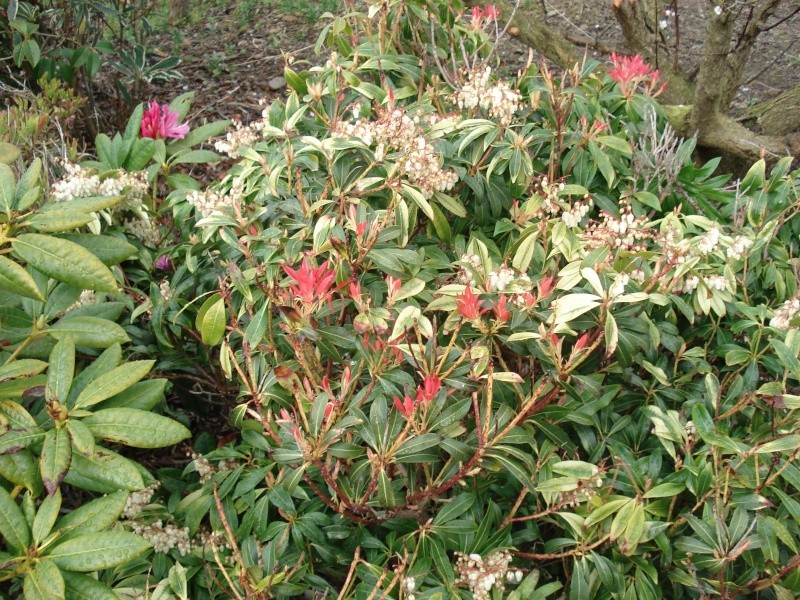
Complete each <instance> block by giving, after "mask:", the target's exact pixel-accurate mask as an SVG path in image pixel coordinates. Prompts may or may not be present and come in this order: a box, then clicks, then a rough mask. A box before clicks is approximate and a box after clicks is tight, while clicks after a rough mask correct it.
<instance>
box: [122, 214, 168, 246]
mask: <svg viewBox="0 0 800 600" xmlns="http://www.w3.org/2000/svg"><path fill="white" fill-rule="evenodd" d="M124 224H125V229H126V231H127V232H128V233H130V234H131V235H132V236H133V237H135V238H136V239H138V240H139V241H140V242H142V243H143V244H144V245H145V246H147V247H149V248H158V246H159V244H160V242H161V232H160V231H159V230H158V227H157V226H156V224H155V223H153V222H152V221H151V220H150V219H128V220H126V221H125V223H124Z"/></svg>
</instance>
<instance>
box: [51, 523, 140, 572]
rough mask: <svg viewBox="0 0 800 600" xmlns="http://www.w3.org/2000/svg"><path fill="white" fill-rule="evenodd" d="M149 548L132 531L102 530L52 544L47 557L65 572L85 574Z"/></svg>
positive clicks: (107, 566) (118, 562)
mask: <svg viewBox="0 0 800 600" xmlns="http://www.w3.org/2000/svg"><path fill="white" fill-rule="evenodd" d="M148 548H150V544H149V543H148V542H147V541H146V540H145V539H144V538H142V537H140V536H138V535H136V534H135V533H130V532H127V531H104V532H99V533H91V534H86V535H80V536H77V537H75V538H72V539H71V540H67V541H66V542H64V543H62V544H59V545H57V546H55V547H54V548H53V549H52V550H51V551H50V554H49V557H50V559H51V560H52V561H53V562H54V563H55V564H56V565H58V566H59V567H60V568H62V569H64V570H67V571H78V572H83V573H89V572H92V571H99V570H101V569H109V568H111V567H116V566H119V565H124V564H126V563H128V562H130V561H131V560H133V559H134V558H136V557H137V556H139V555H140V554H143V553H144V552H146V551H147V549H148Z"/></svg>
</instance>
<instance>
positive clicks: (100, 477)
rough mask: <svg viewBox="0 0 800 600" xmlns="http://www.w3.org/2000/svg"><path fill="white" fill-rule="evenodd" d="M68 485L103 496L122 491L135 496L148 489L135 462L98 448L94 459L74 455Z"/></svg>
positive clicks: (66, 479)
mask: <svg viewBox="0 0 800 600" xmlns="http://www.w3.org/2000/svg"><path fill="white" fill-rule="evenodd" d="M64 481H65V482H66V483H68V484H70V485H74V486H77V487H80V488H83V489H85V490H89V491H92V492H103V493H112V492H116V491H118V490H128V491H131V492H134V491H137V490H141V489H143V488H144V487H145V484H144V479H142V474H141V473H140V472H139V469H137V468H136V464H135V463H134V462H133V461H130V460H128V459H127V458H124V457H122V456H120V455H119V454H117V453H116V452H112V451H111V450H108V449H107V448H103V447H101V446H96V447H95V451H94V454H93V455H92V456H84V455H82V454H77V453H76V454H74V455H73V457H72V464H71V465H70V469H69V472H67V476H66V477H65V478H64Z"/></svg>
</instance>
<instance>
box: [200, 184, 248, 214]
mask: <svg viewBox="0 0 800 600" xmlns="http://www.w3.org/2000/svg"><path fill="white" fill-rule="evenodd" d="M242 196H243V190H242V186H241V185H234V186H233V187H231V189H230V190H229V191H228V192H227V193H222V194H221V193H218V192H216V191H215V190H211V189H208V190H206V191H204V192H198V191H197V190H192V191H191V192H190V193H189V195H188V196H186V201H187V202H188V203H189V204H191V205H192V206H193V207H194V208H195V210H196V211H197V212H199V213H200V215H201V216H202V218H204V219H207V218H208V217H210V216H211V215H212V214H214V213H215V212H221V211H222V210H223V209H224V208H225V207H228V206H233V205H234V204H239V203H241V201H242Z"/></svg>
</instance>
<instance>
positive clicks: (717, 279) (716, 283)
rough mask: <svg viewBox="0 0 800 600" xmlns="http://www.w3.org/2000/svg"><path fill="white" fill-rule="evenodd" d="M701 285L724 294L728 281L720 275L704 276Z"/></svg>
mask: <svg viewBox="0 0 800 600" xmlns="http://www.w3.org/2000/svg"><path fill="white" fill-rule="evenodd" d="M703 283H704V284H705V286H706V288H708V289H709V290H716V291H718V292H724V291H727V290H728V289H729V288H728V280H727V279H726V278H725V277H723V276H722V275H705V276H704V277H703Z"/></svg>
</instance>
